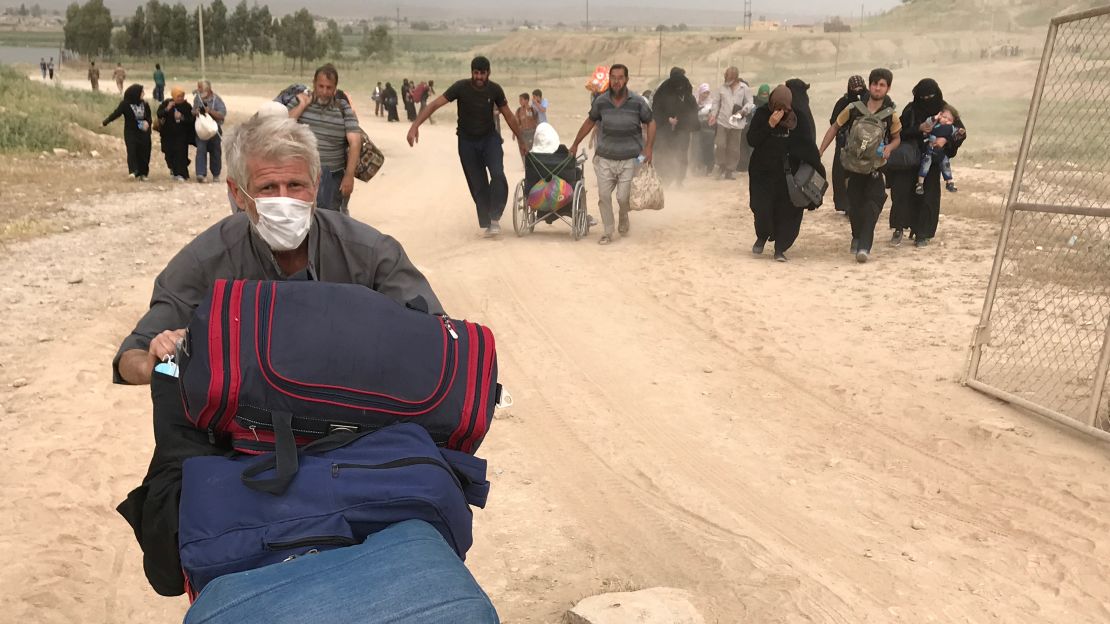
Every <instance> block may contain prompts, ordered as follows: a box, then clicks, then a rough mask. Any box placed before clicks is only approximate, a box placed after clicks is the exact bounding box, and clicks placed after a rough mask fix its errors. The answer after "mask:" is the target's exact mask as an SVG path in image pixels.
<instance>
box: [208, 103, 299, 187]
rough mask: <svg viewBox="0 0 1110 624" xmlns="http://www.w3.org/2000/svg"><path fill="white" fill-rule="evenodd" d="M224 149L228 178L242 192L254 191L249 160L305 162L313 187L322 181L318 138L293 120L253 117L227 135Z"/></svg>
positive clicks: (261, 116) (288, 118) (275, 117)
mask: <svg viewBox="0 0 1110 624" xmlns="http://www.w3.org/2000/svg"><path fill="white" fill-rule="evenodd" d="M227 135H228V136H227V139H226V141H227V144H226V146H225V147H224V153H225V158H227V171H228V178H230V179H232V180H234V181H235V183H236V184H238V185H239V186H240V187H241V188H244V189H248V188H250V171H248V170H247V161H248V160H256V161H257V160H262V161H279V162H281V161H286V160H290V159H300V160H303V161H304V162H305V163H306V164H307V165H308V173H309V175H310V176H312V182H313V184H315V183H317V181H318V180H319V179H320V153H319V152H318V151H317V150H316V136H315V135H313V134H312V130H309V128H308V126H306V125H304V124H302V123H298V122H297V120H295V119H292V118H291V117H289V116H283V117H279V116H273V115H252V116H251V118H250V119H248V120H247V121H246V122H245V123H242V124H240V125H238V126H236V127H234V128H232V129H231V130H230V131H229V132H228V133H227Z"/></svg>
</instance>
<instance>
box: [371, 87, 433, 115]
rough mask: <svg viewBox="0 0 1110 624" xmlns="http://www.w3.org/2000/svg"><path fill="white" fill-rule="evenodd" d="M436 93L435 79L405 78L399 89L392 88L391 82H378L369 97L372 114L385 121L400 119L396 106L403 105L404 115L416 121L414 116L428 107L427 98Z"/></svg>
mask: <svg viewBox="0 0 1110 624" xmlns="http://www.w3.org/2000/svg"><path fill="white" fill-rule="evenodd" d="M435 94H436V81H434V80H427V81H424V80H422V81H420V83H419V84H418V83H416V82H415V81H410V80H409V79H408V78H405V79H403V80H402V82H401V91H400V93H398V92H397V89H394V88H393V83H392V82H387V83H385V86H384V87H383V86H382V83H380V82H379V83H378V84H377V86H375V87H374V93H373V94H372V95H371V96H370V99H371V100H372V101H373V102H374V116H375V117H385V118H386V119H385V120H386V121H401V116H400V114H399V112H398V110H397V107H398V106H399V105H400V106H403V107H404V109H405V117H406V118H407V119H408V120H409V121H416V116H417V115H418V114H420V111H423V110H424V109H425V108H427V107H428V99H429V98H431V97H432V96H433V95H435Z"/></svg>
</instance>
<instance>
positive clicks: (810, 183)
mask: <svg viewBox="0 0 1110 624" xmlns="http://www.w3.org/2000/svg"><path fill="white" fill-rule="evenodd" d="M786 188H787V190H788V191H789V192H790V203H792V204H794V207H795V208H810V209H813V208H818V207H820V206H821V203H822V202H823V201H824V197H825V191H827V190H828V189H829V183H828V181H827V180H825V178H823V177H821V174H820V173H817V170H816V169H814V168H813V166H812V165H810V164H809V163H805V162H803V163H802V164H801V165H800V166H799V167H798V172H797V173H791V172H790V164H789V163H787V164H786Z"/></svg>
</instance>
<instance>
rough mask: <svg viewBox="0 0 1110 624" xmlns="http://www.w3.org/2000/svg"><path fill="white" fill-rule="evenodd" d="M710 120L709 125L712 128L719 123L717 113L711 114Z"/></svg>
mask: <svg viewBox="0 0 1110 624" xmlns="http://www.w3.org/2000/svg"><path fill="white" fill-rule="evenodd" d="M708 121H709V127H710V128H712V127H713V126H715V125H717V116H716V115H710V116H709V119H708Z"/></svg>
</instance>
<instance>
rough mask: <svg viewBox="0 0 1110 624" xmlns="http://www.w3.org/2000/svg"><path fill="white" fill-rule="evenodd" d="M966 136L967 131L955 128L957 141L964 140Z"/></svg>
mask: <svg viewBox="0 0 1110 624" xmlns="http://www.w3.org/2000/svg"><path fill="white" fill-rule="evenodd" d="M966 136H967V130H964V129H963V128H956V138H957V139H962V138H965V137H966Z"/></svg>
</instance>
